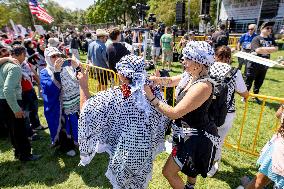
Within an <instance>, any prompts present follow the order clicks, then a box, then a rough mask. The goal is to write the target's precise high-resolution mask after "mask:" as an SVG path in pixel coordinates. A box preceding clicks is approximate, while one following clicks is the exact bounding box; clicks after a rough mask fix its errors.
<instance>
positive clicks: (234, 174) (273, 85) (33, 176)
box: [0, 51, 284, 189]
mask: <svg viewBox="0 0 284 189" xmlns="http://www.w3.org/2000/svg"><path fill="white" fill-rule="evenodd" d="M283 55H284V51H279V52H277V53H275V54H273V56H272V58H273V59H277V57H278V56H283ZM84 58H85V56H84ZM234 60H235V59H234ZM233 65H234V66H237V64H236V63H233ZM179 73H181V65H180V64H179V63H175V64H174V65H173V72H171V74H172V75H176V74H179ZM283 73H284V69H283V68H279V67H275V68H270V69H269V70H268V73H267V76H266V80H265V82H264V84H263V86H262V88H261V94H264V95H269V96H276V97H283V94H284V88H283V87H282V86H283V83H284V82H283V81H284V77H283ZM236 104H237V118H236V119H235V122H234V126H233V128H232V130H231V132H230V134H229V136H228V139H227V140H228V142H229V143H231V144H236V141H237V139H238V136H239V128H240V125H241V121H242V115H243V109H244V103H241V101H240V97H239V96H237V97H236ZM260 108H261V106H260V105H258V104H256V103H254V102H253V101H249V108H248V115H247V119H246V122H245V127H244V135H243V140H242V142H241V145H242V147H244V148H251V146H252V141H253V136H254V133H255V131H256V125H257V121H258V115H259V112H260ZM277 108H278V102H274V101H268V102H267V104H266V106H265V112H264V114H263V119H262V121H261V127H260V134H259V136H258V138H257V144H256V149H257V150H258V151H259V150H260V149H261V148H262V146H263V145H264V144H265V143H266V142H267V141H268V140H269V139H270V137H271V136H272V134H273V133H274V127H275V123H276V120H275V118H274V114H275V111H276V109H277ZM39 114H40V119H41V122H42V123H43V124H44V125H46V120H45V118H44V115H43V104H42V102H41V101H40V107H39ZM39 134H40V135H41V136H42V137H43V138H42V139H41V140H39V141H35V142H32V146H33V151H34V153H36V154H42V155H43V158H42V159H41V160H39V161H37V162H28V163H20V162H19V161H16V160H15V159H14V157H13V151H12V148H11V145H10V143H9V141H8V139H0V150H1V152H0V188H27V189H30V188H33V189H38V188H62V189H63V188H100V189H106V188H111V185H110V183H109V181H108V180H107V178H106V177H105V176H104V173H105V171H106V169H107V164H108V156H107V155H106V154H98V155H96V157H95V158H94V159H93V160H92V162H91V163H90V164H89V165H88V166H86V167H78V166H77V164H78V162H79V155H77V156H76V157H73V158H71V157H67V156H66V155H65V154H58V153H56V152H55V151H54V150H53V149H50V148H49V145H50V138H49V132H48V131H47V130H46V131H40V132H39ZM167 157H168V154H166V153H162V154H160V155H159V156H158V157H157V159H156V161H155V163H154V169H153V179H152V181H151V182H150V185H149V188H151V189H164V188H170V186H169V184H168V183H167V181H166V179H165V178H164V177H163V176H162V174H161V172H162V167H163V165H164V163H165V161H166V159H167ZM256 160H257V156H252V155H249V154H247V153H244V152H238V151H236V150H234V149H230V148H224V149H223V159H222V161H221V164H220V170H219V172H218V173H217V174H216V176H215V177H214V178H207V179H204V178H201V177H198V182H197V183H198V184H197V186H196V188H197V189H229V188H236V187H237V186H238V185H239V184H240V178H241V177H242V176H243V175H250V176H253V175H254V174H255V173H256V172H257V167H256ZM184 178H185V177H184Z"/></svg>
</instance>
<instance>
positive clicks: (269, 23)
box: [259, 22, 274, 30]
mask: <svg viewBox="0 0 284 189" xmlns="http://www.w3.org/2000/svg"><path fill="white" fill-rule="evenodd" d="M273 25H274V22H263V23H262V24H261V26H260V28H259V29H260V30H262V29H263V28H265V27H267V26H273Z"/></svg>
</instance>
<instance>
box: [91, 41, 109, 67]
mask: <svg viewBox="0 0 284 189" xmlns="http://www.w3.org/2000/svg"><path fill="white" fill-rule="evenodd" d="M88 60H91V62H92V64H93V65H95V66H98V67H102V68H108V62H107V52H106V45H105V44H104V43H102V42H101V41H100V40H96V41H93V42H92V43H90V45H89V48H88Z"/></svg>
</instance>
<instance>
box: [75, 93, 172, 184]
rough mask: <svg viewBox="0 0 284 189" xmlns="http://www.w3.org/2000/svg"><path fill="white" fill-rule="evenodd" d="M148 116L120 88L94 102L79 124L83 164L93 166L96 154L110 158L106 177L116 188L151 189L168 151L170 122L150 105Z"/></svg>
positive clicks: (83, 110) (83, 113)
mask: <svg viewBox="0 0 284 189" xmlns="http://www.w3.org/2000/svg"><path fill="white" fill-rule="evenodd" d="M147 103H148V106H149V107H150V108H149V115H148V116H147V115H146V114H145V112H144V111H142V110H141V109H140V108H139V107H137V105H136V99H135V97H134V96H132V95H131V96H129V97H128V98H126V99H125V98H123V94H122V91H121V90H120V89H119V88H116V89H109V90H107V91H104V92H100V93H98V94H97V95H96V96H94V97H92V98H90V99H89V100H88V101H87V102H86V103H85V104H84V107H83V109H82V111H81V115H80V120H79V149H80V158H81V161H80V164H81V165H87V164H89V163H90V161H91V160H92V158H93V157H94V156H95V154H96V153H101V152H107V153H108V154H109V156H110V161H109V165H108V170H107V172H106V176H107V177H108V179H109V180H110V182H111V184H112V185H113V188H137V189H138V188H139V189H142V188H147V186H148V182H149V181H150V179H151V175H152V167H153V160H154V158H155V156H156V155H157V154H158V153H159V152H161V151H162V150H163V149H164V134H165V125H167V123H168V122H169V120H168V118H166V117H165V116H163V115H162V114H161V113H160V112H158V111H157V110H156V109H155V108H154V107H153V106H151V105H150V104H149V102H148V101H147Z"/></svg>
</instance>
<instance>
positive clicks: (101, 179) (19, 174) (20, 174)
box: [0, 131, 111, 188]
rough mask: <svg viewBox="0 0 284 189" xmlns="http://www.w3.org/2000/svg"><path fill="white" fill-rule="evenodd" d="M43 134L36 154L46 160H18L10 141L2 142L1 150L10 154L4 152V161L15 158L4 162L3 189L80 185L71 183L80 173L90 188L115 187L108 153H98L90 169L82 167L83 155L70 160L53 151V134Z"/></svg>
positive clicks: (35, 147) (0, 174) (0, 166)
mask: <svg viewBox="0 0 284 189" xmlns="http://www.w3.org/2000/svg"><path fill="white" fill-rule="evenodd" d="M39 135H40V136H42V139H41V140H38V141H35V142H32V147H33V153H34V154H41V155H43V157H42V158H41V159H40V160H38V161H35V162H25V163H22V162H20V161H18V160H15V159H14V158H13V154H11V152H9V151H10V150H11V148H12V146H11V144H10V142H9V140H8V139H1V141H0V145H1V146H0V147H1V151H2V150H4V151H5V152H6V153H5V152H4V151H2V152H3V154H1V155H0V160H1V156H2V157H3V156H5V155H6V157H8V156H9V157H10V156H11V157H12V158H10V159H9V160H5V161H2V162H1V161H0V162H1V163H0V178H1V179H0V188H4V187H15V188H17V187H22V186H29V185H30V186H31V184H34V183H36V184H39V185H43V186H46V187H51V186H54V185H57V184H61V183H63V182H66V181H67V180H68V181H67V182H75V183H77V182H76V180H75V181H74V180H69V177H70V174H72V173H77V174H78V175H79V177H81V178H82V180H83V182H84V184H85V185H86V186H87V187H99V188H111V185H110V183H109V182H108V179H107V178H106V177H105V172H106V169H107V165H108V159H109V158H108V155H107V154H98V155H96V157H95V158H94V159H93V160H92V162H91V163H90V164H89V165H88V166H86V167H79V166H78V163H79V160H80V158H79V155H76V156H75V157H69V156H67V155H66V154H64V153H61V152H58V151H57V150H55V149H51V148H49V145H50V138H49V134H48V133H46V132H45V131H41V132H39ZM9 153H10V154H9ZM77 154H79V153H77ZM77 178H78V177H77ZM77 184H78V183H77ZM72 185H74V184H72ZM34 187H35V186H34Z"/></svg>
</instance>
